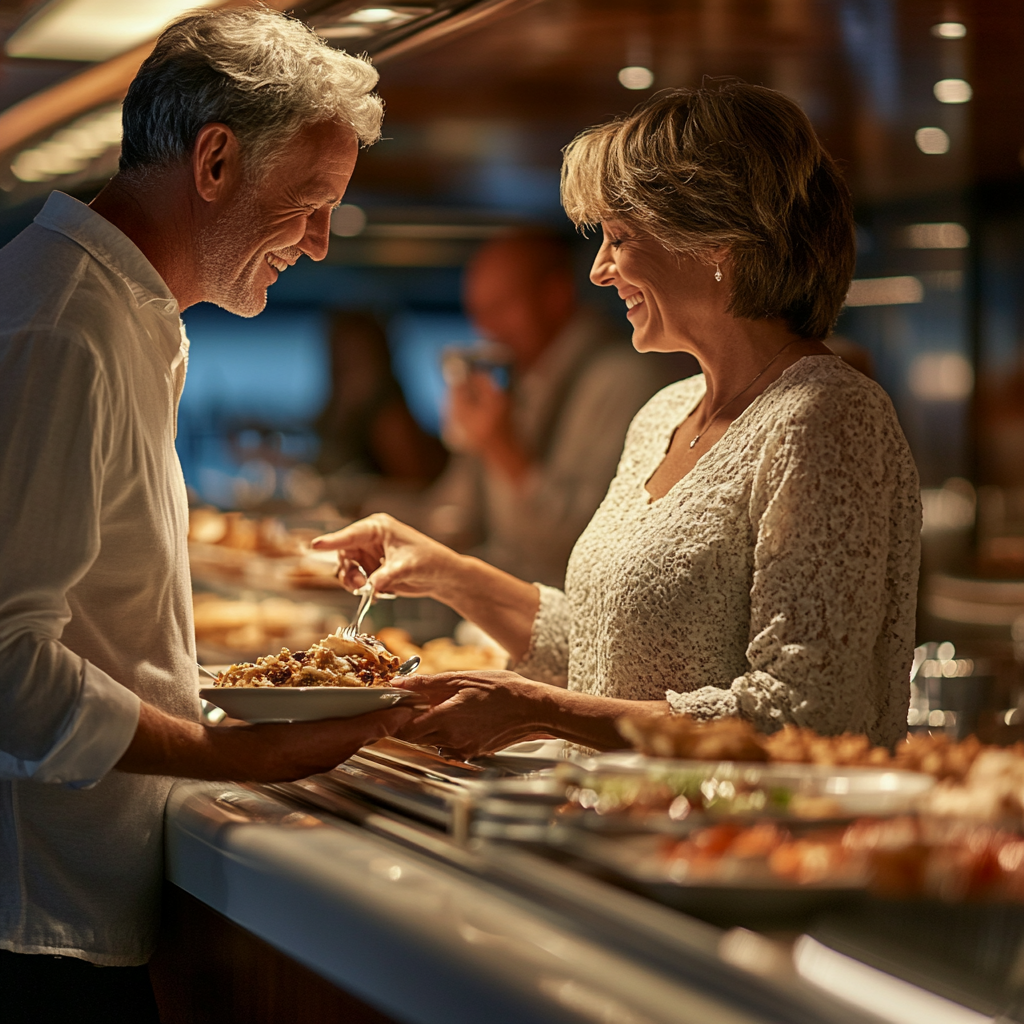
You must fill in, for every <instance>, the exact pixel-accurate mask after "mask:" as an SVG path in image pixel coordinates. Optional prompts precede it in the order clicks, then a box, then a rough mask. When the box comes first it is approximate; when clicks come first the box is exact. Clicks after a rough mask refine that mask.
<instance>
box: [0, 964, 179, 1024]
mask: <svg viewBox="0 0 1024 1024" xmlns="http://www.w3.org/2000/svg"><path fill="white" fill-rule="evenodd" d="M0 1020H2V1021H3V1024H160V1015H159V1013H158V1012H157V1008H156V1000H155V999H154V998H153V986H152V985H150V983H149V968H148V967H145V966H143V967H97V966H96V965H95V964H90V963H88V962H87V961H85V960H78V959H77V958H75V957H70V956H47V955H45V954H27V953H10V952H8V951H7V950H3V949H0Z"/></svg>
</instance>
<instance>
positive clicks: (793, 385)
mask: <svg viewBox="0 0 1024 1024" xmlns="http://www.w3.org/2000/svg"><path fill="white" fill-rule="evenodd" d="M562 194H563V203H564V205H565V208H566V211H567V212H568V214H569V216H570V217H571V218H572V219H573V220H574V221H575V222H576V223H577V224H578V225H579V224H592V223H596V222H600V224H601V228H602V231H603V235H604V238H603V243H602V245H601V249H600V251H599V252H598V255H597V258H596V260H595V261H594V267H593V271H592V273H591V280H592V281H593V282H594V283H595V284H597V285H600V286H603V287H613V288H615V289H616V290H617V291H618V294H619V296H620V297H621V298H622V299H623V301H624V303H625V306H626V316H627V317H628V318H629V321H630V323H631V324H632V327H633V344H634V346H635V347H636V348H637V349H638V350H639V351H641V352H653V351H662V352H664V351H684V352H690V353H692V354H693V355H694V356H696V357H697V359H698V361H699V362H700V364H701V366H702V368H703V370H704V372H703V374H702V375H699V376H696V377H692V378H690V379H688V380H683V381H680V382H678V383H676V384H674V385H671V386H670V387H668V388H666V389H665V390H663V391H662V392H660V393H659V394H658V395H656V396H655V397H654V398H653V399H652V400H651V401H650V402H649V403H648V404H647V406H645V407H644V409H642V410H641V411H640V413H639V414H638V415H637V417H636V418H635V420H634V421H633V424H632V426H631V427H630V430H629V434H628V436H627V439H626V445H625V450H624V451H623V455H622V459H621V461H620V463H619V468H618V472H617V475H616V477H615V479H614V480H613V481H612V484H611V487H610V488H609V491H608V494H607V496H606V497H605V500H604V502H603V503H602V505H601V507H600V508H599V509H598V511H597V513H596V514H595V515H594V518H593V520H592V521H591V523H590V525H589V526H588V527H587V529H586V530H585V531H584V533H583V535H582V536H581V537H580V539H579V541H578V542H577V544H576V547H575V549H574V550H573V554H572V558H571V560H570V563H569V571H568V575H567V578H566V587H565V592H564V593H563V592H561V591H556V590H553V589H551V588H548V587H542V586H535V585H532V584H528V583H525V582H523V581H521V580H517V579H515V578H514V577H511V576H508V575H507V574H505V573H501V572H499V571H498V570H496V569H494V568H492V567H490V566H487V565H484V564H483V563H482V562H478V561H476V560H474V559H471V558H466V557H464V556H460V555H456V554H455V553H454V552H451V551H449V550H448V549H446V548H444V547H442V546H441V545H439V544H437V543H435V542H433V541H431V540H428V539H427V538H425V537H423V536H422V535H420V534H417V533H415V532H414V531H412V530H410V529H408V528H407V527H405V526H403V525H402V524H400V523H397V522H394V521H393V520H390V519H388V518H386V517H377V516H373V517H370V518H369V519H367V520H363V521H362V522H360V523H356V524H354V525H353V526H351V527H349V528H348V529H346V530H342V531H341V532H340V533H337V534H333V535H331V536H329V537H324V538H321V539H320V541H319V542H318V547H320V548H325V549H330V548H333V549H336V550H337V551H338V552H339V557H340V564H341V569H340V575H341V577H342V581H343V583H345V584H346V585H347V586H350V587H352V586H358V585H359V584H360V583H361V582H362V576H361V574H360V572H359V570H358V569H357V568H356V567H355V563H359V564H361V565H363V566H366V567H367V568H368V571H370V572H371V575H372V577H373V579H374V582H375V584H376V585H377V587H378V589H380V590H382V591H392V592H394V593H399V594H410V595H413V594H416V595H429V596H432V597H434V598H436V599H438V600H440V601H443V602H445V603H446V604H448V605H450V606H451V607H452V608H454V609H455V610H456V611H458V612H459V613H460V614H462V615H463V616H464V617H466V618H468V619H470V620H472V621H474V622H476V623H478V624H479V625H480V626H482V627H483V628H484V629H486V630H487V631H488V632H489V633H490V634H491V635H492V636H494V637H495V638H496V639H497V640H498V641H499V642H500V643H501V644H502V645H503V646H504V647H505V648H506V649H507V650H508V651H509V652H510V654H511V656H512V661H513V663H514V665H515V668H516V670H517V671H515V672H504V673H462V674H447V675H444V676H437V677H434V678H433V679H430V678H425V679H422V680H419V681H416V682H410V684H409V685H411V686H415V687H416V689H417V690H419V691H420V692H421V693H422V694H423V695H424V696H425V697H426V698H427V699H428V701H429V702H430V703H431V704H432V705H433V706H432V709H431V710H430V711H428V712H426V713H425V714H424V715H423V716H421V717H420V718H419V719H418V720H417V721H416V722H415V723H414V724H413V725H412V726H410V727H407V729H406V730H405V732H404V733H403V735H404V736H405V737H406V738H408V739H411V740H414V741H418V742H424V743H436V744H438V745H439V746H443V747H445V748H448V749H451V750H453V751H455V752H458V753H460V754H462V755H463V756H471V755H473V754H476V753H480V752H483V751H487V750H494V749H497V748H499V747H501V746H503V745H505V744H508V743H512V742H514V741H516V740H520V739H525V738H527V737H530V736H535V735H555V736H560V737H564V738H566V739H569V740H572V741H575V742H577V743H581V744H585V745H587V746H591V747H596V748H604V749H607V748H610V747H616V746H621V745H622V742H621V740H620V739H619V737H618V735H617V733H616V730H615V727H614V721H615V719H616V718H617V717H618V716H619V715H621V714H623V713H626V712H628V713H631V714H634V715H635V714H660V713H664V712H667V711H669V710H671V711H673V712H678V713H688V714H691V715H693V716H694V717H696V718H700V719H708V718H716V717H720V716H725V715H739V716H742V717H744V718H746V719H748V720H749V721H751V722H752V723H753V724H754V725H755V726H756V727H757V728H758V729H760V730H763V731H772V730H774V729H777V728H779V727H781V726H782V725H784V724H786V723H794V724H797V725H801V726H809V727H811V728H814V729H816V730H818V731H819V732H821V733H840V732H843V731H846V730H850V731H853V732H862V733H866V734H867V735H868V736H869V737H870V738H871V740H872V741H873V742H874V743H879V744H886V745H891V744H892V743H894V742H895V741H896V740H897V739H898V738H899V737H900V736H901V735H903V734H904V733H905V731H906V712H907V702H908V698H909V684H908V670H909V666H910V659H911V655H912V648H913V644H914V610H915V594H916V585H917V573H918V560H919V532H920V501H919V496H918V482H917V474H916V471H915V468H914V463H913V460H912V458H911V455H910V451H909V449H908V447H907V443H906V440H905V439H904V437H903V434H902V432H901V430H900V427H899V424H898V422H897V420H896V416H895V413H894V411H893V409H892V405H891V404H890V402H889V400H888V398H887V397H886V395H885V394H884V392H883V391H882V390H881V389H880V388H879V387H878V386H877V385H875V384H874V383H873V382H871V381H870V380H868V379H867V378H866V377H864V376H863V375H861V374H860V373H858V372H857V371H856V370H854V369H852V368H851V367H849V366H847V365H846V364H845V363H843V362H842V360H840V359H839V358H838V357H837V356H835V355H833V354H832V353H831V352H830V351H829V349H828V348H826V346H825V345H824V344H823V341H824V339H825V338H826V337H827V336H828V334H829V332H830V331H831V329H832V326H833V324H834V323H835V320H836V317H837V316H838V314H839V311H840V308H841V307H842V304H843V301H844V299H845V296H846V292H847V289H848V287H849V283H850V279H851V276H852V273H853V266H854V241H853V239H854V225H853V217H852V211H851V202H850V196H849V192H848V190H847V188H846V186H845V184H844V183H843V181H842V179H841V177H840V175H839V172H838V170H837V169H836V166H835V164H834V162H833V161H832V159H831V158H830V157H829V156H828V154H827V153H825V151H824V150H823V149H822V147H821V145H820V143H819V142H818V140H817V138H816V136H815V134H814V130H813V129H812V127H811V125H810V123H809V122H808V120H807V118H806V117H805V116H804V114H803V113H802V111H801V110H800V109H799V107H797V106H796V104H794V103H793V102H792V101H790V100H788V99H787V98H785V97H784V96H782V95H781V94H779V93H777V92H773V91H772V90H769V89H764V88H760V87H757V86H751V85H744V84H740V83H730V84H727V85H723V86H721V87H719V88H715V89H700V90H694V91H680V92H671V93H664V94H660V95H658V96H656V97H654V98H653V99H652V100H650V101H649V102H648V103H646V104H645V105H643V106H642V107H641V108H639V109H638V110H637V111H636V112H634V113H633V114H632V115H630V116H628V117H625V118H622V119H618V120H615V121H612V122H611V123H609V124H606V125H602V126H600V127H597V128H593V129H590V130H589V131H587V132H584V133H583V134H582V135H581V136H580V137H579V138H577V139H576V140H575V141H574V142H573V143H572V145H570V146H569V147H568V149H567V150H566V153H565V164H564V168H563V188H562ZM527 677H529V678H527ZM531 680H542V682H534V681H531ZM550 684H555V685H554V686H553V685H550ZM558 686H564V687H567V688H566V689H558V688H556V687H558Z"/></svg>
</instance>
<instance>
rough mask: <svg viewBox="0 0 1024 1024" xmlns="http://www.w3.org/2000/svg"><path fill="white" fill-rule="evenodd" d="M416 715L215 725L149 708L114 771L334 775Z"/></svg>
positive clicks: (407, 711)
mask: <svg viewBox="0 0 1024 1024" xmlns="http://www.w3.org/2000/svg"><path fill="white" fill-rule="evenodd" d="M416 714H418V711H415V710H413V709H411V708H407V707H396V708H388V709H387V710H385V711H375V712H373V713H372V714H368V715H360V716H359V717H358V718H343V719H333V720H329V721H324V722H294V723H291V724H288V725H236V726H225V727H210V726H204V725H199V724H198V723H196V722H189V721H186V720H185V719H182V718H175V717H174V716H173V715H168V714H167V713H166V712H164V711H161V710H159V709H158V708H155V707H153V706H152V705H151V704H145V703H143V704H142V705H141V706H140V708H139V724H138V727H137V728H136V730H135V735H134V737H133V738H132V741H131V743H129V744H128V749H127V750H126V751H125V752H124V755H123V756H122V757H121V759H120V760H119V761H118V762H117V764H116V765H115V766H114V767H116V768H118V769H119V770H120V771H123V772H135V773H138V774H140V775H172V776H182V777H185V778H190V779H211V780H217V781H219V780H228V779H230V780H233V781H236V782H286V781H290V780H291V779H301V778H305V776H307V775H313V774H315V773H316V772H325V771H329V770H330V769H331V768H333V767H335V765H338V764H341V762H342V761H344V760H346V759H347V758H349V757H351V756H352V755H353V754H354V753H355V752H356V751H357V750H358V749H359V748H360V747H361V746H363V744H365V743H372V742H373V741H374V740H378V739H380V738H381V737H382V736H388V735H390V734H391V733H393V732H395V731H396V730H397V729H399V728H401V727H402V726H403V725H404V724H405V723H406V722H408V721H409V720H410V719H411V718H412V717H413V716H414V715H416Z"/></svg>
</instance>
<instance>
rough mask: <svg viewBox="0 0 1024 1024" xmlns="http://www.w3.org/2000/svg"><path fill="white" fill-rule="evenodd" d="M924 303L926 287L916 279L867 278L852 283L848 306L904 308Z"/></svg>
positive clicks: (847, 301) (847, 295)
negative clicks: (916, 303)
mask: <svg viewBox="0 0 1024 1024" xmlns="http://www.w3.org/2000/svg"><path fill="white" fill-rule="evenodd" d="M923 301H924V285H923V284H921V282H920V281H919V280H918V279H917V278H916V277H865V278H861V279H860V280H857V281H851V282H850V290H849V292H847V294H846V305H847V306H902V305H907V304H909V303H914V302H923Z"/></svg>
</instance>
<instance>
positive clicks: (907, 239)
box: [902, 222, 971, 249]
mask: <svg viewBox="0 0 1024 1024" xmlns="http://www.w3.org/2000/svg"><path fill="white" fill-rule="evenodd" d="M902 241H903V246H904V247H905V248H907V249H966V248H967V247H968V246H969V245H970V244H971V236H970V235H969V234H968V233H967V228H965V227H964V226H963V224H956V223H953V222H948V223H939V224H911V225H909V226H908V227H907V228H905V229H904V231H903V233H902Z"/></svg>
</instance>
